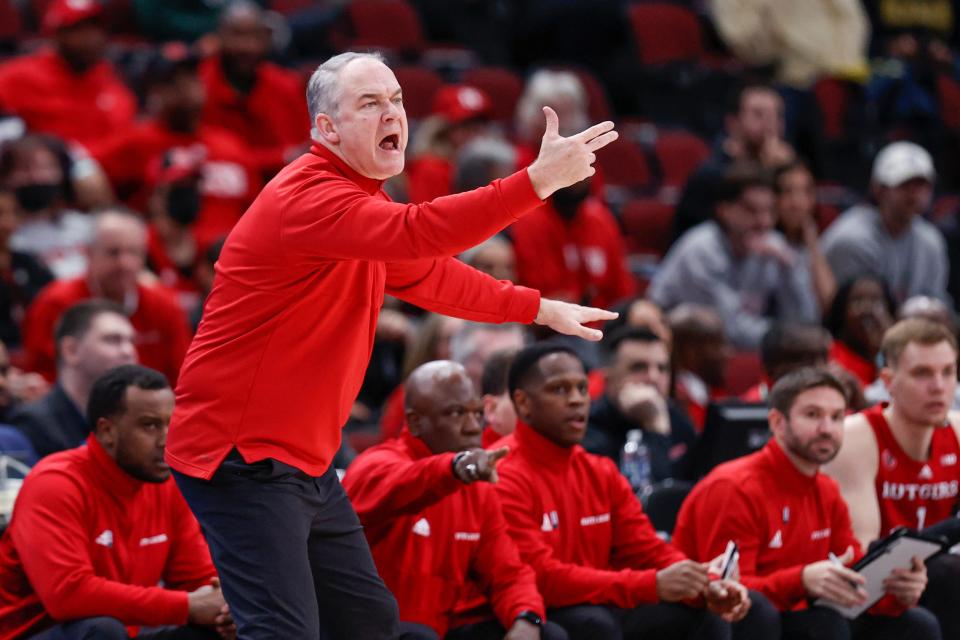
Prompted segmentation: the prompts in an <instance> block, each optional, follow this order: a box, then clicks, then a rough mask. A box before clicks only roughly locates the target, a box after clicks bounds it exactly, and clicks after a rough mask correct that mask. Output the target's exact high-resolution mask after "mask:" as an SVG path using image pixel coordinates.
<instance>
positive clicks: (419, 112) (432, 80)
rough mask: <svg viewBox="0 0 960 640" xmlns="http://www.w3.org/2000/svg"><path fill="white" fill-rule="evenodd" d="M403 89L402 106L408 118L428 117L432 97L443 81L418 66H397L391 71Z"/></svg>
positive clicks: (431, 72) (433, 73)
mask: <svg viewBox="0 0 960 640" xmlns="http://www.w3.org/2000/svg"><path fill="white" fill-rule="evenodd" d="M393 73H394V74H395V75H396V76H397V82H399V83H400V87H401V88H402V89H403V106H404V109H405V110H406V112H407V116H408V117H410V118H425V117H426V116H428V115H430V109H431V107H432V105H433V96H434V94H436V92H437V90H438V89H440V87H442V86H443V79H442V78H441V77H440V76H439V75H437V74H436V73H435V72H433V71H431V70H430V69H425V68H423V67H420V66H415V65H408V66H399V67H396V68H395V69H394V70H393Z"/></svg>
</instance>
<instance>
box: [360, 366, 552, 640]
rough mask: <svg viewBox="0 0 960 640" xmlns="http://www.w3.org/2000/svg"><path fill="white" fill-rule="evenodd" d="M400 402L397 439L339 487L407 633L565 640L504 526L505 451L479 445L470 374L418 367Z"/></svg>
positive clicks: (479, 408)
mask: <svg viewBox="0 0 960 640" xmlns="http://www.w3.org/2000/svg"><path fill="white" fill-rule="evenodd" d="M405 403H406V405H405V409H406V426H405V428H404V429H403V431H402V433H401V434H400V437H399V438H397V439H395V440H391V441H390V442H387V443H385V444H382V445H380V446H378V447H374V448H373V449H369V450H367V451H365V452H364V453H362V454H361V455H360V456H359V457H358V458H357V459H356V461H355V462H354V463H353V465H351V466H350V468H349V470H348V471H347V475H346V477H345V478H344V482H343V484H344V488H346V490H347V494H348V495H349V496H350V499H351V500H352V501H353V506H354V508H355V509H356V511H357V515H359V516H360V521H361V522H362V523H363V525H364V531H365V533H366V536H367V540H368V541H369V543H370V548H371V550H372V551H373V558H374V561H375V562H376V565H377V570H378V571H379V572H380V575H381V576H382V577H383V580H384V582H386V584H387V586H388V587H389V588H390V590H391V591H392V592H393V594H394V596H396V598H397V602H398V604H399V605H400V619H401V620H402V621H403V622H402V625H401V626H402V628H403V634H402V637H403V638H404V639H405V640H412V639H416V640H421V639H423V640H427V639H430V640H435V639H438V638H444V637H445V638H448V639H452V638H456V639H457V640H466V639H470V640H480V639H484V640H485V639H487V638H491V639H492V638H497V639H499V638H507V639H508V640H528V639H536V638H541V637H542V638H566V635H565V634H564V633H563V632H562V631H561V630H560V629H559V628H556V627H554V628H552V629H548V628H546V627H544V623H543V616H544V606H543V599H542V598H541V597H540V594H539V593H538V591H537V587H536V582H535V578H534V574H533V571H532V570H531V569H530V568H529V567H528V566H527V565H525V564H523V563H521V561H520V557H519V554H518V552H517V549H516V546H514V543H513V541H512V540H511V539H510V537H509V536H508V535H507V533H506V524H505V522H504V520H503V515H502V514H501V511H500V502H499V499H498V498H497V495H496V492H495V491H494V489H493V487H492V486H491V485H490V483H491V482H496V481H497V471H496V463H497V461H498V460H499V459H500V458H502V457H503V456H504V455H506V453H507V450H506V449H497V450H493V451H486V450H484V449H482V448H480V441H481V440H480V436H481V432H482V419H483V404H482V402H481V400H480V396H479V395H478V393H477V391H476V388H475V387H474V385H473V382H472V381H471V379H470V377H469V375H468V374H467V372H466V369H464V368H463V366H462V365H460V364H457V363H454V362H451V361H448V360H438V361H434V362H428V363H426V364H424V365H422V366H420V367H418V368H417V369H415V370H414V371H413V373H411V374H410V377H409V378H408V379H407V381H406V385H405ZM487 603H489V604H487ZM468 606H469V608H470V611H466V610H465V609H466V608H467V607H468ZM491 609H492V612H491ZM541 630H542V631H543V634H542V635H541ZM504 634H506V635H504Z"/></svg>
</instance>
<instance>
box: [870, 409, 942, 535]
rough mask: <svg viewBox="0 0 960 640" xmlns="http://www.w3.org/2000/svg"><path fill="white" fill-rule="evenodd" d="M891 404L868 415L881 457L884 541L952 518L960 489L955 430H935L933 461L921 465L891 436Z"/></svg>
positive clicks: (877, 480)
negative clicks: (888, 410) (892, 534)
mask: <svg viewBox="0 0 960 640" xmlns="http://www.w3.org/2000/svg"><path fill="white" fill-rule="evenodd" d="M886 406H887V405H886V403H884V404H882V405H876V406H874V407H871V408H869V409H867V410H866V411H864V412H863V416H864V417H865V418H866V419H867V422H869V423H870V428H871V429H872V430H873V435H874V437H875V438H876V439H877V451H878V453H879V454H880V457H879V460H878V464H877V476H876V478H875V480H874V482H875V485H876V489H877V503H878V504H879V506H880V536H881V537H883V536H885V535H887V534H888V533H890V531H892V530H893V529H895V528H897V527H901V526H902V527H908V528H910V529H923V528H924V527H928V526H930V525H932V524H936V523H938V522H940V521H942V520H946V519H947V518H949V517H950V516H951V515H952V514H953V511H954V509H955V508H956V505H957V494H958V485H960V461H958V457H960V442H957V432H956V431H955V430H954V429H953V427H952V426H950V425H945V426H943V427H938V428H936V429H934V432H933V439H932V440H931V441H930V456H929V457H928V458H927V460H926V461H923V462H921V461H917V460H914V459H913V458H911V457H910V456H908V455H907V454H906V453H905V452H904V450H903V449H902V448H901V447H900V444H899V443H898V442H897V440H896V438H894V436H893V433H892V432H891V431H890V425H889V424H887V419H886V418H885V417H884V416H883V409H884V408H885V407H886Z"/></svg>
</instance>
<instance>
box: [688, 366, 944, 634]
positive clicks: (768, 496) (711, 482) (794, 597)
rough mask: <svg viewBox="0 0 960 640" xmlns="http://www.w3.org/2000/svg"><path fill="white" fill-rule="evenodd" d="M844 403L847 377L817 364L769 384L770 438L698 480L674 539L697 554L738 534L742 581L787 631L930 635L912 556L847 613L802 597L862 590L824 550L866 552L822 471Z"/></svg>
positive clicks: (921, 580)
mask: <svg viewBox="0 0 960 640" xmlns="http://www.w3.org/2000/svg"><path fill="white" fill-rule="evenodd" d="M846 409H847V401H846V396H845V392H844V387H843V384H842V383H841V382H840V381H839V380H837V378H835V377H834V376H833V375H832V374H830V373H828V372H826V371H824V370H822V369H815V368H804V369H799V370H797V371H794V372H792V373H789V374H787V375H785V376H783V377H782V378H780V380H778V381H777V383H776V384H774V386H773V389H772V390H771V392H770V413H769V420H770V429H771V431H772V432H773V438H772V439H771V440H770V441H769V442H768V443H767V445H766V446H765V447H764V448H763V449H762V450H760V451H758V452H756V453H753V454H751V455H749V456H745V457H743V458H740V459H738V460H734V461H732V462H728V463H726V464H723V465H720V466H719V467H717V468H716V469H714V470H713V471H712V472H711V473H710V474H709V475H707V477H706V478H704V479H703V480H702V481H701V482H700V483H699V484H698V485H697V486H696V487H694V489H693V491H692V492H691V493H690V495H689V496H688V497H687V499H686V501H685V502H684V504H683V507H682V508H681V510H680V515H679V516H678V518H677V526H676V528H675V529H674V533H673V543H674V544H675V545H676V546H677V547H679V548H680V549H682V550H683V551H684V552H685V553H687V554H688V555H689V556H690V557H691V558H695V559H699V560H701V561H703V560H707V559H709V558H712V557H713V556H715V555H716V554H717V553H721V552H723V550H724V548H725V547H726V545H727V543H728V541H730V540H733V541H734V542H736V543H737V546H738V548H739V551H740V563H739V568H740V576H741V581H742V582H743V584H744V585H746V586H748V587H749V588H751V589H754V590H756V591H759V592H760V593H762V594H763V595H764V596H766V597H767V599H768V600H769V601H770V602H771V603H772V604H773V605H774V606H775V607H776V608H777V610H778V611H780V626H781V630H782V634H783V638H784V639H785V640H814V639H816V640H833V639H838V640H840V639H843V640H849V639H850V638H851V637H853V638H865V639H867V638H868V639H870V640H881V639H888V638H889V639H891V640H892V639H894V638H916V639H917V640H920V639H924V640H936V639H937V638H940V637H941V636H940V633H939V626H938V624H937V621H936V619H935V618H934V616H933V615H932V614H931V613H930V612H929V611H927V610H925V609H923V608H921V607H916V608H912V609H909V607H913V606H914V605H915V604H916V603H917V601H918V600H919V599H920V595H921V594H922V593H923V589H924V587H925V586H926V583H927V574H926V568H925V567H924V564H923V562H922V561H920V560H919V559H918V558H914V559H913V561H912V564H911V566H909V567H901V568H897V569H894V571H893V572H892V573H891V574H890V575H889V576H888V577H887V578H886V579H885V581H884V587H885V589H886V592H887V594H888V596H886V597H885V599H883V600H881V602H880V603H878V604H877V605H876V606H875V607H874V608H873V609H871V613H868V614H864V615H861V616H860V617H859V618H857V619H856V620H854V621H853V622H849V621H848V620H847V619H846V618H844V617H843V616H841V615H840V613H838V612H837V611H835V610H834V609H830V608H827V607H822V606H809V605H808V599H814V598H824V599H826V600H830V601H833V602H836V603H838V604H840V605H842V606H847V607H849V606H853V605H857V604H861V603H862V602H863V601H864V599H865V598H866V597H867V594H866V592H865V591H864V589H863V585H864V583H865V581H864V578H863V577H862V576H861V575H860V574H858V573H856V572H854V571H851V570H850V569H848V568H847V567H846V566H840V565H839V564H836V563H834V562H833V561H832V560H830V559H828V556H829V555H830V554H831V553H832V554H836V555H837V556H839V557H840V560H841V561H842V562H843V563H844V564H846V565H849V564H850V563H852V562H853V561H854V560H855V559H857V558H858V557H859V556H861V555H862V552H861V550H860V544H859V543H858V542H857V539H856V537H854V534H853V529H852V528H851V526H850V514H849V512H848V511H847V505H846V504H845V503H844V501H843V498H842V497H841V496H840V491H839V489H838V488H837V484H836V483H835V482H834V481H833V480H832V479H831V478H829V477H827V476H826V475H824V474H822V473H820V466H821V465H823V464H825V463H827V462H829V461H830V460H832V459H833V458H834V456H836V455H837V451H838V450H840V445H841V444H842V442H843V416H844V413H845V412H846ZM873 613H875V614H881V613H882V614H886V615H872V614H873ZM851 634H852V636H851Z"/></svg>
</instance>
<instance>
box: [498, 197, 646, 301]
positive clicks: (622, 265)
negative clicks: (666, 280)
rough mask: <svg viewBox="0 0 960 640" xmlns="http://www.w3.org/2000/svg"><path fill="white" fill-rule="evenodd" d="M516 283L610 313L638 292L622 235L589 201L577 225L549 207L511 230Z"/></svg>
mask: <svg viewBox="0 0 960 640" xmlns="http://www.w3.org/2000/svg"><path fill="white" fill-rule="evenodd" d="M510 235H511V237H512V238H513V244H514V249H515V251H516V255H517V280H518V281H519V282H521V283H523V284H524V285H526V286H530V287H534V288H536V289H538V290H539V291H540V292H542V293H543V295H544V296H547V297H553V298H560V299H562V300H570V301H571V302H577V303H582V302H583V301H586V302H588V303H589V304H591V305H593V306H596V307H602V308H607V307H609V306H611V305H612V304H613V303H615V302H617V301H618V300H620V299H622V298H625V297H628V296H631V295H633V293H634V292H635V291H636V282H635V281H634V279H633V276H632V275H630V272H629V271H628V270H627V258H626V249H625V247H624V243H623V234H622V233H621V232H620V229H619V227H618V226H617V221H616V220H615V219H614V217H613V214H612V213H610V210H609V209H607V207H606V205H604V204H603V202H601V201H600V200H598V199H596V198H588V199H586V200H585V201H584V202H583V203H582V204H581V205H580V208H579V210H578V211H577V215H576V216H574V218H573V220H571V221H569V222H567V221H564V220H563V219H562V218H561V217H560V216H559V215H558V214H557V213H556V212H555V211H554V210H553V205H551V204H550V203H545V204H544V205H543V206H542V207H539V208H538V209H537V210H536V211H534V212H533V213H531V214H530V215H529V216H526V217H525V218H524V219H523V220H520V221H518V222H517V223H515V224H514V225H513V226H511V227H510Z"/></svg>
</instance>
